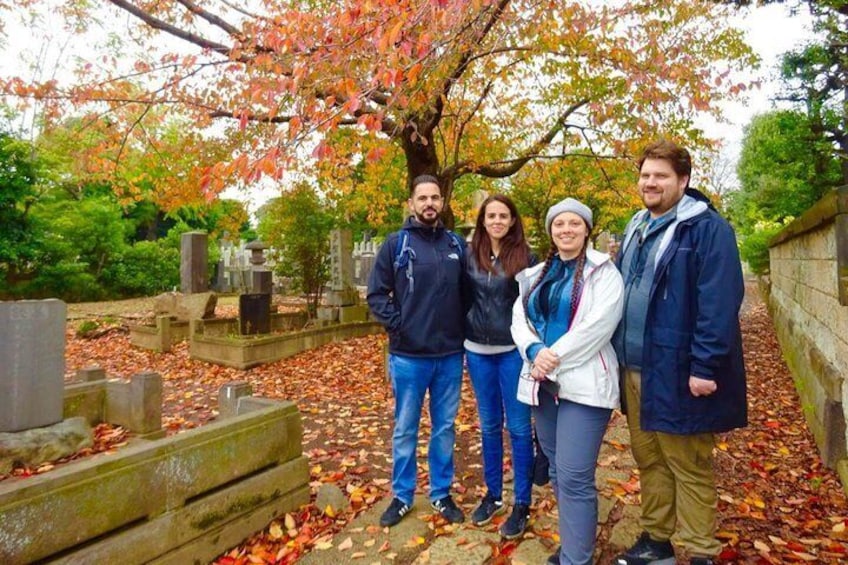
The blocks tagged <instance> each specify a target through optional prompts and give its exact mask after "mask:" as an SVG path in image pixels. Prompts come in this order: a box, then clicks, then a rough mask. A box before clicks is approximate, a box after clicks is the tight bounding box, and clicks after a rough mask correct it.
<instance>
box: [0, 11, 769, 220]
mask: <svg viewBox="0 0 848 565" xmlns="http://www.w3.org/2000/svg"><path fill="white" fill-rule="evenodd" d="M43 4H46V0H41V1H39V0H27V1H26V2H24V3H19V4H18V7H17V8H16V9H19V10H23V9H31V10H38V9H40V8H41V9H43V7H42V5H43ZM70 4H71V5H72V6H68V7H66V8H64V10H65V11H66V12H67V14H66V15H67V17H68V18H70V19H71V21H73V22H76V23H77V24H78V25H79V29H80V30H81V31H82V32H83V33H85V32H86V28H85V27H84V25H85V23H84V22H85V21H86V16H87V17H89V18H91V17H95V16H99V17H101V19H103V20H104V25H107V27H108V21H109V20H110V19H111V20H120V21H121V22H122V24H121V25H122V26H124V23H123V22H126V21H129V22H131V24H133V25H131V26H130V33H125V32H124V31H125V30H124V29H123V27H122V30H121V31H122V33H121V34H119V35H120V36H127V42H126V43H125V44H124V47H125V48H126V49H130V48H131V47H132V46H131V44H130V43H129V39H134V40H135V41H137V42H139V43H140V44H141V45H142V46H143V49H142V50H141V52H138V53H136V54H135V55H134V56H133V57H128V56H126V55H124V53H125V52H130V51H122V52H121V53H120V54H119V53H118V51H117V49H116V48H115V47H114V46H110V47H106V48H103V49H101V50H100V51H98V52H97V57H96V58H95V57H92V58H91V60H90V61H87V62H83V63H81V67H80V68H79V72H78V74H77V75H76V77H75V79H74V80H73V81H70V82H67V81H56V80H51V81H42V82H33V81H25V80H22V79H19V78H11V79H7V80H3V79H0V92H4V93H5V94H7V95H9V96H13V97H16V98H17V99H19V100H24V101H29V100H32V99H38V100H40V101H42V103H43V105H44V112H45V117H46V118H48V119H49V118H55V117H57V116H61V115H66V114H67V113H68V112H79V111H81V110H83V109H90V108H96V110H97V111H98V112H100V113H103V112H104V110H108V115H109V120H110V123H112V124H113V127H112V128H111V129H112V130H114V133H112V134H111V136H110V137H109V138H108V140H109V142H110V143H111V146H110V147H109V148H102V149H99V150H98V151H92V154H93V155H100V154H103V155H107V156H111V157H112V158H111V159H107V160H105V161H103V162H102V163H98V166H99V167H101V168H102V169H103V170H109V169H110V167H111V169H112V170H116V164H115V163H116V161H115V156H116V153H119V148H120V146H121V144H122V143H124V142H125V141H126V140H128V139H131V138H132V139H133V140H134V141H137V142H138V143H145V142H146V141H145V139H144V131H145V130H146V128H147V127H148V123H149V121H150V120H163V119H167V118H170V117H171V116H175V115H179V116H182V117H184V118H186V119H187V122H186V123H188V124H191V128H192V129H193V130H194V131H197V132H205V133H206V134H207V135H208V136H210V137H212V138H214V139H215V140H216V143H222V145H221V147H222V149H221V151H220V154H219V155H210V154H208V153H206V152H205V151H204V149H205V144H209V143H210V142H209V140H208V138H202V137H200V136H199V135H198V136H196V137H193V138H190V139H189V140H186V142H185V144H184V145H182V146H180V147H173V148H170V149H171V152H170V153H168V155H172V156H173V155H179V156H181V157H185V156H189V155H191V156H194V157H195V158H194V159H191V160H188V162H182V163H180V165H181V166H182V167H184V169H183V171H182V172H183V174H172V175H168V180H167V182H165V181H161V182H160V186H159V187H158V188H157V190H160V191H162V192H163V194H162V197H161V198H162V200H164V201H168V200H177V201H179V200H183V199H187V198H191V197H192V196H194V197H197V195H198V193H202V194H203V195H205V196H207V197H211V196H213V195H215V194H217V193H219V192H220V191H221V190H223V189H224V188H225V187H226V186H229V185H232V184H235V183H246V184H250V183H253V182H256V181H257V180H259V179H260V178H262V177H268V178H271V179H273V180H275V181H278V180H280V179H281V176H282V173H283V172H284V171H285V170H291V169H306V170H309V171H310V172H311V173H312V174H314V170H313V169H312V166H313V164H314V161H315V160H318V161H326V162H330V163H333V164H334V165H333V166H331V167H329V169H330V170H332V169H333V168H334V166H345V165H346V166H348V167H350V166H351V164H352V163H357V162H359V160H361V159H362V158H364V157H366V156H367V158H368V161H369V162H376V161H379V159H380V158H381V157H383V156H384V155H385V154H386V153H385V152H386V151H387V149H386V147H385V144H386V143H394V144H395V147H398V148H400V149H401V150H402V152H403V155H404V157H405V166H406V170H407V173H408V174H418V173H421V172H430V173H436V174H438V175H440V176H441V177H442V178H443V179H444V180H445V185H446V192H447V195H446V196H447V197H448V198H450V196H451V191H452V188H453V182H454V181H455V180H456V179H459V178H461V177H462V176H464V175H471V174H475V175H481V176H483V177H488V178H491V179H501V178H506V177H509V176H511V175H513V174H515V173H516V172H518V171H519V170H521V169H522V167H524V166H525V165H526V164H527V163H530V162H533V161H536V160H538V159H546V160H550V159H552V158H553V159H555V158H560V157H562V156H563V155H569V154H571V153H573V152H575V151H581V152H591V153H594V154H598V155H602V156H604V157H619V158H620V157H624V156H627V155H628V154H630V151H631V148H630V144H631V143H632V141H633V140H643V139H645V138H646V137H651V136H655V135H657V134H658V132H662V133H663V134H665V135H671V136H674V137H681V138H684V139H686V141H687V142H688V143H689V144H690V146H693V147H697V146H705V145H708V143H709V141H708V140H707V139H705V138H704V137H703V134H702V132H700V131H698V130H697V129H696V128H694V126H693V120H694V118H695V116H696V115H697V114H698V113H702V112H709V113H713V114H717V113H718V110H717V106H716V103H717V102H719V101H721V100H723V99H726V98H728V97H732V96H734V95H735V94H736V93H738V92H739V91H740V90H741V89H744V88H745V87H746V85H745V84H740V83H738V81H735V80H734V79H733V73H734V72H735V71H736V70H738V69H740V68H741V67H744V66H746V65H752V64H755V60H754V58H753V56H752V55H751V53H750V51H749V50H748V48H747V47H746V46H745V45H744V44H743V43H742V41H741V34H740V33H739V32H737V31H735V30H733V29H730V28H729V27H728V25H729V24H726V23H725V22H726V20H725V18H724V15H725V11H726V10H727V9H728V8H726V7H724V6H721V5H718V3H711V2H700V1H694V0H669V1H667V2H661V3H645V2H636V1H630V0H618V1H616V2H606V3H588V4H587V3H583V2H576V1H564V0H546V1H542V2H539V1H529V0H512V1H510V0H453V1H450V2H447V1H444V0H340V1H338V2H333V3H325V5H324V7H323V9H322V10H314V9H313V3H312V2H306V1H301V2H298V1H288V0H287V1H282V0H267V1H265V2H262V3H253V4H251V5H250V6H249V7H245V8H241V7H239V6H236V5H235V4H231V3H221V2H213V1H211V0H195V1H192V2H189V1H188V0H171V1H165V2H142V1H140V0H136V1H131V0H111V4H112V7H110V8H103V7H102V5H101V4H100V3H70ZM0 8H2V5H0ZM116 16H120V18H118V17H116ZM128 16H129V20H127V17H128ZM97 32H98V33H102V30H100V29H98V30H97ZM152 108H167V111H166V112H159V113H154V112H151V111H150V110H151V109H152ZM154 114H155V115H154ZM215 118H228V119H229V120H230V122H231V124H232V127H227V128H226V129H225V130H224V131H220V128H215V129H213V130H210V129H209V127H210V125H211V124H212V121H213V120H214V119H215ZM341 127H353V128H356V129H357V130H358V131H359V132H361V133H362V134H363V135H367V136H370V137H371V138H372V139H377V140H380V142H379V143H377V144H376V145H374V144H370V143H363V150H362V151H361V152H357V151H351V150H350V148H348V149H347V150H346V151H340V150H339V149H338V148H335V147H334V144H333V143H332V137H331V136H329V135H328V134H330V132H333V131H334V130H337V129H339V128H341ZM128 132H130V134H131V135H130V134H128ZM151 153H152V154H151V159H153V160H157V159H158V160H159V162H158V163H157V165H158V166H159V167H161V166H162V162H164V161H167V159H164V158H163V157H162V153H158V155H157V152H156V151H155V150H154V151H152V152H151ZM307 156H309V157H307ZM322 170H327V169H326V168H325V169H322ZM129 185H130V186H135V184H133V183H129ZM128 190H130V191H131V190H132V189H131V188H129V189H128ZM378 215H379V214H378Z"/></svg>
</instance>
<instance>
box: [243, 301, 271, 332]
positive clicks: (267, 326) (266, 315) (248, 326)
mask: <svg viewBox="0 0 848 565" xmlns="http://www.w3.org/2000/svg"><path fill="white" fill-rule="evenodd" d="M239 333H240V334H241V335H256V334H267V333H271V295H270V294H241V295H239Z"/></svg>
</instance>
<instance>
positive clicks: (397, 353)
mask: <svg viewBox="0 0 848 565" xmlns="http://www.w3.org/2000/svg"><path fill="white" fill-rule="evenodd" d="M410 190H411V192H410V195H409V200H408V205H409V209H410V211H411V212H412V215H411V216H410V217H409V218H408V219H407V220H406V222H405V223H404V225H403V228H402V229H401V230H400V231H398V232H395V233H392V234H390V235H389V237H388V238H386V241H385V243H383V246H382V247H381V248H380V251H379V252H378V253H377V258H376V262H375V264H374V269H373V270H372V271H371V275H370V276H369V278H368V306H369V307H370V308H371V313H372V314H373V316H374V317H375V318H376V319H377V320H378V321H379V322H380V323H382V324H383V326H384V327H385V328H386V331H387V332H388V334H389V374H390V375H391V380H392V390H393V392H394V397H395V424H394V431H393V433H392V459H393V463H392V493H393V498H392V501H391V503H390V504H389V507H388V508H387V509H386V511H385V512H384V513H383V515H382V516H381V518H380V525H382V526H394V525H395V524H397V523H398V522H400V521H401V519H402V518H403V517H404V516H405V515H406V514H407V513H408V512H409V511H410V509H411V508H412V504H413V496H414V493H415V480H416V477H417V471H416V467H417V463H416V457H415V452H416V447H417V443H418V426H419V422H420V420H421V408H422V406H423V404H424V398H425V395H426V394H427V392H428V391H429V396H430V420H431V424H432V427H431V436H430V446H429V451H428V455H427V459H428V462H429V467H430V501H431V505H432V507H433V508H434V509H435V510H436V511H437V512H439V513H440V514H441V515H442V516H444V517H445V519H447V520H448V521H449V522H451V523H458V522H462V521H463V520H464V516H463V513H462V511H461V510H460V509H459V508H458V507H457V506H456V504H455V503H454V501H453V499H452V498H451V495H450V487H451V483H452V482H453V475H454V462H453V448H454V441H455V437H456V432H455V429H454V420H455V419H456V414H457V410H458V409H459V395H460V385H461V383H462V354H463V330H462V328H463V321H464V318H465V308H464V301H463V292H462V277H463V273H464V272H465V254H466V253H465V242H464V241H463V240H462V239H461V238H459V237H458V236H457V235H456V234H454V233H452V232H450V231H448V230H447V229H445V227H444V225H443V224H442V222H441V220H440V218H439V214H440V213H441V211H442V207H443V206H444V199H443V197H442V194H441V191H440V188H439V183H438V179H437V178H436V177H433V176H430V175H420V176H417V177H415V178H414V179H413V181H412V186H411V189H410Z"/></svg>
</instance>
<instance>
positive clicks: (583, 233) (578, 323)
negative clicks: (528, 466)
mask: <svg viewBox="0 0 848 565" xmlns="http://www.w3.org/2000/svg"><path fill="white" fill-rule="evenodd" d="M592 225H593V224H592V210H591V209H589V207H587V206H586V205H584V204H583V203H581V202H579V201H578V200H575V199H573V198H566V199H565V200H563V201H561V202H559V203H557V204H555V205H554V206H551V208H550V209H549V210H548V213H547V215H546V217H545V227H546V228H547V232H548V234H549V235H550V237H551V251H550V253H549V254H548V257H547V259H546V260H545V262H544V263H542V264H539V265H536V266H534V267H530V268H528V269H525V270H524V271H522V272H521V273H519V274H518V275H517V277H516V280H517V281H518V284H519V297H518V299H517V300H516V302H515V306H514V307H513V314H512V326H511V328H510V329H511V332H512V337H513V339H514V340H515V344H516V345H517V346H518V351H519V353H520V354H521V356H522V358H523V359H524V367H523V369H522V378H521V379H519V386H518V399H519V400H521V401H522V402H525V403H527V404H530V405H531V406H533V415H534V417H535V419H536V430H537V433H538V436H539V441H540V443H541V445H542V450H543V451H544V452H545V455H547V457H548V459H550V461H551V482H552V485H553V486H554V491H555V492H556V497H557V504H558V505H559V536H560V540H561V542H562V547H561V548H560V550H559V552H558V553H556V554H554V555H552V556H551V557H550V558H549V559H548V563H563V564H566V563H567V564H576V563H591V562H592V555H593V553H594V547H595V528H596V525H597V517H598V492H597V489H596V487H595V467H596V465H597V460H598V452H599V450H600V447H601V442H602V440H603V437H604V432H605V431H606V428H607V424H608V423H609V419H610V415H611V414H612V410H613V408H617V407H618V405H619V389H618V360H617V359H616V356H615V351H614V350H613V348H612V345H611V344H610V340H611V339H612V335H613V332H614V331H615V328H616V326H617V325H618V321H619V319H620V318H621V309H622V301H623V289H624V285H623V283H622V279H621V275H620V274H619V272H618V269H616V267H615V265H614V264H613V263H612V261H611V260H610V258H609V256H608V255H606V254H603V253H598V252H596V251H594V250H590V249H588V247H587V246H588V241H589V234H590V233H591V230H592Z"/></svg>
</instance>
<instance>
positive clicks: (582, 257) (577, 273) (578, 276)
mask: <svg viewBox="0 0 848 565" xmlns="http://www.w3.org/2000/svg"><path fill="white" fill-rule="evenodd" d="M583 223H584V224H585V225H586V230H587V232H586V240H585V241H584V242H583V248H582V249H581V250H580V254H579V255H578V256H577V265H576V268H575V269H574V283H573V284H572V285H571V304H570V305H569V306H570V310H571V317H570V318H569V320H570V321H569V324H568V325H569V327H570V326H571V323H572V322H573V321H574V314H575V313H576V312H577V305H578V304H580V293H581V292H582V290H583V270H584V269H585V267H586V249H587V248H588V247H589V236H590V235H592V228H590V227H589V224H587V223H586V220H583ZM557 253H558V250H557V246H556V244H554V242H553V241H551V249H550V251H548V256H547V257H546V258H545V264H544V266H543V267H542V270H541V271H539V276H538V277H536V280H535V281H533V284H532V285H530V289H529V290H528V291H527V294H525V295H524V300H523V305H524V315H525V316H528V312H529V311H528V309H527V308H528V306H529V305H530V295H531V294H533V291H534V290H536V287H537V286H539V284H540V283H541V282H542V280H544V278H545V275H547V274H548V271H549V270H550V268H551V265H553V262H554V257H555V256H556V255H557Z"/></svg>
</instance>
